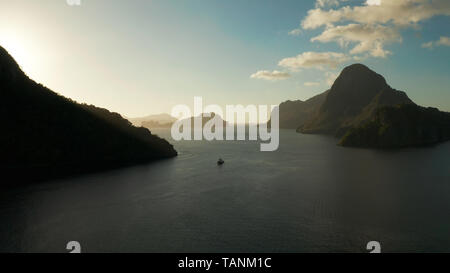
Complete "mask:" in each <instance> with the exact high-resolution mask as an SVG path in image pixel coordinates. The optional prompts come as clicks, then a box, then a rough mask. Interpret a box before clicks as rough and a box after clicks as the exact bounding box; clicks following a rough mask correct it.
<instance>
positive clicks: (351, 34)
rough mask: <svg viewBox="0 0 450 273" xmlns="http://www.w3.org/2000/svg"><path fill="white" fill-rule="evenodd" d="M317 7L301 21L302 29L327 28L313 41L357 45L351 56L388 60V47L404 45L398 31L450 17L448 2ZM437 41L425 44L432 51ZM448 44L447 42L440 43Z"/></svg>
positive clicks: (383, 0)
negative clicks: (438, 17)
mask: <svg viewBox="0 0 450 273" xmlns="http://www.w3.org/2000/svg"><path fill="white" fill-rule="evenodd" d="M321 7H322V6H320V5H317V6H316V8H315V9H312V10H309V11H308V15H307V16H306V17H305V18H304V19H303V21H302V22H301V26H302V28H303V29H316V28H319V27H325V29H324V30H323V32H322V33H321V34H320V35H318V36H317V37H314V38H313V39H312V40H311V41H319V42H323V43H327V42H337V43H339V44H340V45H341V46H342V47H346V46H348V45H349V44H355V46H354V47H352V48H351V50H350V53H351V54H362V53H368V54H370V55H371V56H372V57H386V56H387V55H389V54H390V53H391V52H390V51H388V50H386V49H385V46H386V45H387V44H390V43H393V42H401V41H402V38H401V35H400V32H399V30H400V29H401V28H405V27H417V25H418V23H420V22H422V21H424V20H426V19H429V18H431V17H433V16H437V15H447V16H450V1H449V0H389V1H388V0H366V1H365V2H363V3H362V4H361V5H358V6H353V7H350V6H345V7H342V8H335V9H329V10H324V9H322V8H321ZM435 45H438V42H435V43H432V44H429V43H426V44H423V45H422V46H423V47H428V48H432V47H433V46H435ZM441 45H445V41H444V42H443V43H442V44H441Z"/></svg>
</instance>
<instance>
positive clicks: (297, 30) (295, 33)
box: [288, 28, 302, 36]
mask: <svg viewBox="0 0 450 273" xmlns="http://www.w3.org/2000/svg"><path fill="white" fill-rule="evenodd" d="M288 34H289V35H291V36H299V35H300V34H302V30H301V29H299V28H296V29H293V30H291V31H289V33H288Z"/></svg>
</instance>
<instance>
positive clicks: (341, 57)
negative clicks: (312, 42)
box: [278, 51, 349, 70]
mask: <svg viewBox="0 0 450 273" xmlns="http://www.w3.org/2000/svg"><path fill="white" fill-rule="evenodd" d="M348 59H349V58H348V56H346V55H345V54H343V53H336V52H312V51H308V52H304V53H302V54H300V55H297V56H296V57H290V58H285V59H282V60H281V61H280V62H279V63H278V65H279V66H282V67H286V68H289V69H291V70H298V69H301V68H316V69H325V68H327V67H329V68H336V67H337V66H338V65H339V64H341V63H343V62H345V61H347V60H348Z"/></svg>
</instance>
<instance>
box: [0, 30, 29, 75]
mask: <svg viewBox="0 0 450 273" xmlns="http://www.w3.org/2000/svg"><path fill="white" fill-rule="evenodd" d="M0 46H2V47H3V48H5V49H6V50H7V51H8V53H9V54H10V55H11V56H12V57H13V58H14V59H15V60H16V62H17V63H18V64H19V66H20V67H21V68H22V70H23V71H24V72H25V73H28V72H30V69H31V63H32V56H33V55H32V52H31V51H30V49H29V48H27V47H26V46H25V44H24V43H22V42H21V41H19V40H18V39H16V38H15V37H14V36H11V35H7V34H3V33H1V34H0Z"/></svg>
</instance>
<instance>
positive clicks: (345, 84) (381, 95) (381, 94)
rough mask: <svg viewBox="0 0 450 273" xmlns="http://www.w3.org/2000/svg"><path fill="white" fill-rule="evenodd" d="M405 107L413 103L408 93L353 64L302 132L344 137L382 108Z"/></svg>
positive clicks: (306, 123)
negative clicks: (347, 131) (396, 88)
mask: <svg viewBox="0 0 450 273" xmlns="http://www.w3.org/2000/svg"><path fill="white" fill-rule="evenodd" d="M405 103H406V104H409V103H413V102H412V101H411V100H410V99H409V98H408V96H407V95H406V93H405V92H402V91H398V90H395V89H393V88H391V87H390V86H389V85H388V84H387V83H386V80H385V79H384V77H383V76H381V75H379V74H377V73H376V72H374V71H372V70H370V69H369V68H368V67H367V66H365V65H362V64H353V65H350V66H348V67H346V68H344V70H342V72H341V74H340V75H339V77H338V78H337V79H336V81H335V82H334V84H333V85H332V87H331V89H330V90H329V92H328V93H327V96H326V98H325V100H324V102H323V103H322V105H321V106H320V107H319V109H318V110H317V112H316V114H315V115H314V116H313V117H312V118H311V119H309V120H308V121H306V122H305V123H304V124H303V126H302V127H301V128H300V131H301V132H302V133H324V134H335V135H337V136H341V135H343V133H344V132H345V131H346V130H347V129H349V128H351V127H352V126H355V125H357V124H358V123H359V122H361V121H362V120H365V119H367V118H368V117H370V116H371V115H372V114H373V112H374V110H375V109H377V108H378V107H381V106H389V105H397V104H405Z"/></svg>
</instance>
